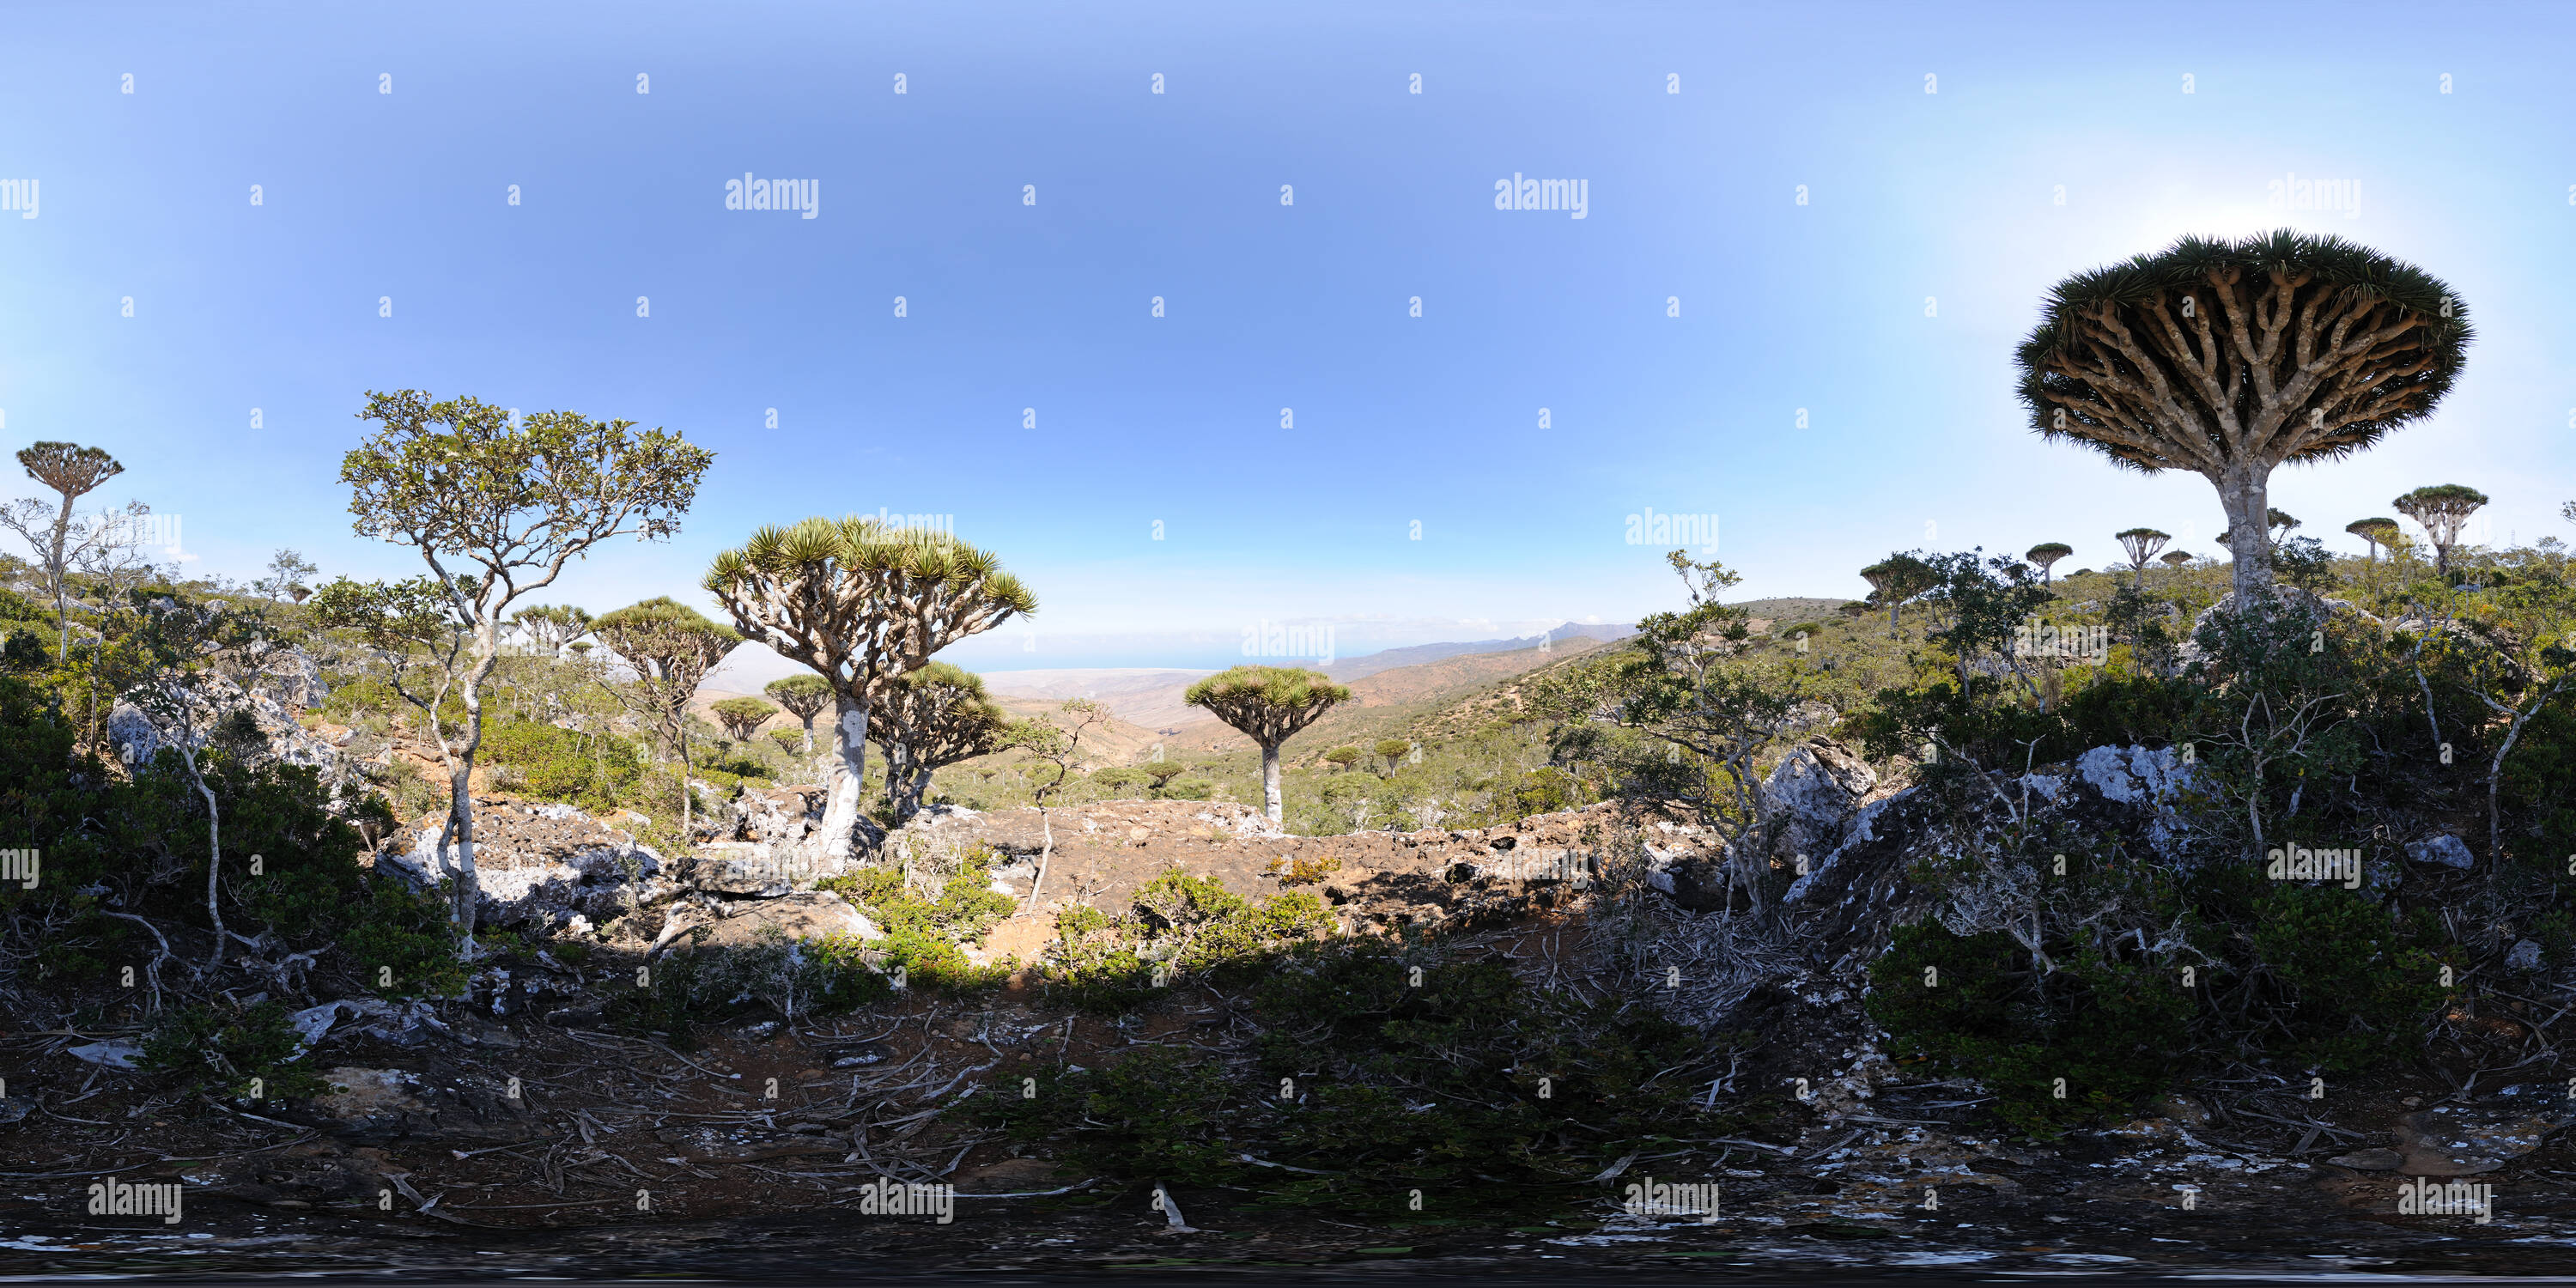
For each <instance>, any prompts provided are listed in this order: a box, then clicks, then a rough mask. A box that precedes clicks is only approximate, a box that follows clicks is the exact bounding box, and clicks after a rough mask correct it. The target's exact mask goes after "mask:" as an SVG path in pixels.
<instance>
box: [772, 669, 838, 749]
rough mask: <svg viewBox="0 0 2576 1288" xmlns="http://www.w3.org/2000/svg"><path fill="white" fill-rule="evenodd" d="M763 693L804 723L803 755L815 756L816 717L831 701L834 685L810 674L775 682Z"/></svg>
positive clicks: (793, 676) (792, 676)
mask: <svg viewBox="0 0 2576 1288" xmlns="http://www.w3.org/2000/svg"><path fill="white" fill-rule="evenodd" d="M761 692H763V693H766V694H768V695H769V700H770V701H772V702H775V703H777V704H778V705H780V706H782V707H785V708H787V714H789V715H791V716H794V717H796V719H797V720H798V721H799V722H801V723H803V724H804V726H805V750H804V751H803V752H802V753H801V754H803V755H807V756H811V755H813V754H814V717H816V716H818V715H821V714H822V713H823V705H824V704H825V703H827V702H830V701H831V700H832V686H831V685H829V684H826V683H824V682H823V677H822V676H819V675H814V674H811V673H808V674H803V675H791V676H788V677H787V678H785V679H782V680H772V681H770V682H769V687H768V688H765V689H763V690H761Z"/></svg>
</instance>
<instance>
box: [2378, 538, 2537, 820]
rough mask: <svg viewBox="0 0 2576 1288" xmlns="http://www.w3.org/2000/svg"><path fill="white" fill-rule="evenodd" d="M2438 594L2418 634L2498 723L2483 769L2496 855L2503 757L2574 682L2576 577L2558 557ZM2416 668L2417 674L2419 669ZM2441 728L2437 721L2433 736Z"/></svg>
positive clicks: (2438, 735) (2488, 813)
mask: <svg viewBox="0 0 2576 1288" xmlns="http://www.w3.org/2000/svg"><path fill="white" fill-rule="evenodd" d="M2443 595H2444V598H2443V599H2441V600H2440V601H2438V603H2437V604H2436V605H2435V606H2431V607H2430V608H2428V610H2427V611H2426V613H2425V616H2426V618H2427V619H2428V620H2427V622H2426V623H2425V625H2424V627H2423V629H2422V631H2421V632H2420V635H2421V638H2422V639H2423V640H2424V641H2426V642H2427V644H2428V645H2429V646H2430V647H2432V648H2434V649H2436V650H2439V651H2443V652H2448V653H2451V654H2452V655H2453V659H2454V662H2455V665H2454V666H2453V667H2452V668H2450V669H2451V670H2452V672H2453V673H2454V674H2456V675H2458V676H2459V677H2460V678H2461V680H2462V682H2463V685H2464V687H2465V688H2466V689H2467V690H2468V692H2469V693H2470V694H2471V695H2472V696H2474V697H2476V698H2477V700H2478V702H2479V704H2480V705H2482V706H2484V707H2485V708H2486V709H2487V713H2488V716H2489V717H2490V718H2491V719H2493V720H2495V721H2497V722H2499V725H2500V727H2501V731H2502V733H2503V736H2502V737H2501V738H2499V739H2497V740H2496V744H2495V755H2494V757H2493V758H2492V760H2491V761H2490V762H2489V764H2488V766H2487V777H2486V783H2487V851H2488V853H2489V854H2493V855H2498V856H2501V854H2502V853H2503V852H2502V850H2501V849H2500V848H2499V847H2500V846H2501V845H2502V843H2503V823H2502V817H2503V815H2502V812H2501V809H2500V807H2499V805H2498V797H2497V794H2498V789H2499V787H2500V786H2501V784H2502V782H2503V779H2504V765H2505V758H2506V757H2508V756H2510V755H2512V754H2513V749H2514V747H2515V745H2516V744H2517V743H2519V742H2520V741H2521V740H2522V735H2523V731H2524V730H2525V728H2527V727H2528V726H2529V725H2530V723H2531V721H2532V719H2533V718H2534V717H2536V716H2538V715H2539V714H2540V713H2541V711H2542V709H2543V708H2545V707H2547V706H2548V705H2549V704H2550V703H2551V702H2552V701H2554V700H2555V699H2557V698H2558V696H2559V695H2560V694H2562V693H2566V692H2569V691H2570V690H2571V689H2576V584H2571V582H2570V580H2569V578H2568V576H2567V568H2566V565H2565V564H2564V563H2563V562H2560V561H2550V562H2547V563H2538V564H2534V565H2531V566H2527V567H2525V568H2524V569H2523V575H2521V576H2518V577H2516V578H2514V579H2513V580H2512V581H2510V582H2509V583H2507V584H2505V585H2501V586H2497V587H2495V588H2494V589H2493V590H2491V591H2489V592H2488V593H2486V594H2483V595H2478V596H2474V597H2472V596H2466V595H2461V594H2459V593H2458V592H2456V591H2446V592H2443ZM2423 647H2424V646H2421V645H2419V647H2418V652H2419V654H2420V652H2421V651H2422V648H2423ZM2419 665H2420V663H2419ZM2417 675H2418V679H2419V682H2421V677H2422V672H2421V670H2419V671H2418V672H2417ZM2427 692H2428V694H2429V692H2430V689H2429V687H2428V688H2427ZM2440 734H2441V730H2440V727H2439V725H2438V724H2437V725H2436V726H2435V728H2434V740H2435V741H2436V742H2437V743H2438V742H2439V741H2440Z"/></svg>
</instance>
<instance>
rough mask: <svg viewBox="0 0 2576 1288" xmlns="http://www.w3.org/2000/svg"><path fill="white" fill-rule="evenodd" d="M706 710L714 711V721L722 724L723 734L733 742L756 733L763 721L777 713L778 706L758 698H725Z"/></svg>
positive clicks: (740, 740)
mask: <svg viewBox="0 0 2576 1288" xmlns="http://www.w3.org/2000/svg"><path fill="white" fill-rule="evenodd" d="M708 710H710V711H713V712H714V713H715V716H716V723H718V724H721V725H723V726H724V731H725V736H726V737H728V738H731V739H733V740H734V741H735V742H742V741H744V740H746V739H748V738H750V737H751V736H752V735H753V734H755V733H758V732H759V731H760V726H761V725H762V724H763V723H765V722H766V721H767V720H768V719H769V718H770V717H771V716H774V715H777V714H778V708H776V707H773V706H771V705H769V704H768V703H766V702H763V701H761V700H760V699H758V698H726V699H725V700H723V701H722V702H718V703H715V704H714V705H712V706H710V707H709V708H708Z"/></svg>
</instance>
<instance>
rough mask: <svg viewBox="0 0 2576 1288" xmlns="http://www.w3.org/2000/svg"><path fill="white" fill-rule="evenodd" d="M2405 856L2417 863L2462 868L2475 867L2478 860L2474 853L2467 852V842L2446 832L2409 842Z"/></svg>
mask: <svg viewBox="0 0 2576 1288" xmlns="http://www.w3.org/2000/svg"><path fill="white" fill-rule="evenodd" d="M2406 857H2407V858H2410V859H2413V860H2415V861H2416V862H2417V863H2438V864H2441V865H2442V866H2443V867H2446V868H2462V869H2466V868H2471V867H2475V866H2476V865H2477V861H2478V860H2477V856H2476V855H2474V854H2471V853H2469V847H2468V846H2467V844H2465V843H2464V842H2462V841H2461V840H2460V838H2458V837H2456V836H2453V835H2451V834H2450V833H2448V832H2443V833H2440V834H2437V835H2434V836H2428V837H2425V838H2424V839H2423V840H2420V841H2413V842H2409V843H2408V844H2407V846H2406Z"/></svg>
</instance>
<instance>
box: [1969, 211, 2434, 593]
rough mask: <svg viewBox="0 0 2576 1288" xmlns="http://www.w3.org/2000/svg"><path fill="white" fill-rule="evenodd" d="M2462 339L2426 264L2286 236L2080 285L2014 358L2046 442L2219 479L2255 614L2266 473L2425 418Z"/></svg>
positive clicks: (2068, 290) (2131, 267)
mask: <svg viewBox="0 0 2576 1288" xmlns="http://www.w3.org/2000/svg"><path fill="white" fill-rule="evenodd" d="M2469 337H2470V328H2469V324H2468V313H2467V309H2466V308H2465V306H2463V305H2462V304H2461V303H2460V301H2459V299H2458V297H2457V296H2455V295H2454V294H2452V292H2451V289H2450V288H2449V287H2448V286H2446V285H2444V284H2443V283H2441V282H2440V281H2437V280H2435V279H2434V278H2433V277H2431V276H2430V275H2428V274H2426V273H2425V272H2424V271H2423V270H2421V269H2418V268H2416V267H2415V266H2413V265H2411V264H2405V263H2401V262H2399V261H2397V260H2394V259H2391V258H2389V257H2387V256H2385V255H2381V254H2379V253H2377V252H2375V251H2372V250H2369V249H2368V248H2365V247H2362V246H2357V245H2354V244H2353V243H2350V242H2347V241H2344V240H2343V239H2341V238H2338V237H2319V236H2311V235H2308V234H2304V233H2299V232H2295V231H2291V230H2287V229H2284V230H2281V231H2277V232H2272V233H2266V234H2260V235H2257V236H2253V237H2249V238H2246V239H2245V240H2243V241H2237V242H2227V241H2211V240H2205V239H2202V238H2198V237H2186V238H2183V239H2182V240H2180V241H2178V242H2176V243H2174V244H2173V245H2172V246H2170V247H2168V248H2166V249H2165V250H2163V251H2161V252H2158V253H2156V254H2154V255H2141V256H2138V257H2137V258H2134V259H2131V260H2129V261H2127V262H2125V263H2120V264H2114V265H2110V266H2108V267H2104V268H2099V269H2094V270H2092V271H2089V272H2085V273H2079V274H2077V275H2075V276H2073V277H2070V278H2068V279H2066V280H2065V281H2063V282H2060V283H2058V284H2057V286H2056V287H2055V288H2053V289H2052V290H2051V291H2050V292H2049V296H2048V301H2047V303H2046V305H2045V312H2044V316H2043V317H2042V319H2041V321H2040V324H2039V326H2038V327H2037V328H2036V329H2035V330H2033V331H2032V332H2031V335H2030V338H2029V339H2028V340H2026V341H2024V342H2023V343H2022V345H2021V348H2020V350H2019V352H2018V354H2017V355H2016V356H2017V359H2018V361H2019V364H2020V367H2021V372H2022V379H2021V399H2022V403H2023V404H2024V405H2025V406H2027V407H2028V408H2029V409H2030V413H2031V423H2032V427H2033V428H2035V429H2036V430H2037V431H2038V432H2039V433H2040V434H2042V435H2043V436H2045V437H2048V438H2050V439H2063V440H2068V441H2073V442H2076V443H2080V444H2082V445H2084V446H2086V447H2090V448H2092V449H2094V450H2096V451H2099V452H2101V453H2102V454H2103V455H2105V456H2108V457H2110V458H2111V460H2112V462H2113V463H2114V464H2117V465H2119V466H2122V467H2125V468H2128V469H2134V470H2139V471H2142V472H2145V473H2156V472H2159V471H2163V470H2172V469H2180V470H2189V471H2191V472H2193V473H2195V474H2199V475H2201V476H2202V477H2203V478H2206V479H2208V480H2209V481H2210V484H2211V485H2212V486H2213V487H2215V488H2216V489H2217V490H2218V498H2219V503H2220V505H2221V507H2222V508H2224V510H2225V511H2226V514H2227V521H2228V526H2229V528H2230V529H2231V532H2230V536H2231V540H2230V541H2229V543H2228V548H2229V551H2230V554H2231V557H2232V561H2233V568H2232V572H2233V579H2234V583H2235V591H2236V594H2237V597H2238V600H2239V602H2245V601H2249V600H2251V599H2252V598H2253V597H2254V596H2255V594H2256V592H2259V591H2263V590H2265V589H2266V588H2268V587H2269V585H2270V583H2271V567H2272V565H2271V551H2270V549H2269V548H2268V544H2267V543H2266V542H2265V540H2264V539H2263V538H2264V528H2265V523H2264V520H2265V519H2266V518H2268V512H2269V509H2270V506H2269V505H2268V503H2267V497H2268V489H2269V486H2270V481H2271V476H2272V471H2273V470H2274V469H2275V468H2277V467H2278V466H2280V465H2281V464H2283V463H2284V462H2289V461H2301V460H2332V459H2335V458H2338V457H2341V456H2345V455H2348V454H2350V453H2353V452H2358V451H2361V450H2363V449H2365V448H2368V447H2370V446H2371V445H2373V444H2374V443H2377V442H2378V441H2379V440H2380V438H2381V437H2382V436H2384V435H2386V434H2387V433H2388V432H2389V431H2391V430H2394V429H2397V428H2399V427H2401V426H2403V425H2406V424H2408V423H2409V422H2412V421H2415V420H2418V419H2420V418H2422V417H2424V416H2427V415H2429V414H2431V413H2432V411H2433V409H2434V407H2435V406H2436V405H2437V404H2439V403H2440V402H2441V400H2442V397H2443V396H2444V395H2445V394H2447V393H2448V392H2449V391H2450V388H2451V384H2452V382H2453V381H2454V380H2455V379H2457V378H2458V375H2459V370H2460V366H2461V363H2462V361H2463V359H2464V355H2465V352H2466V349H2467V345H2468V341H2469Z"/></svg>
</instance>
